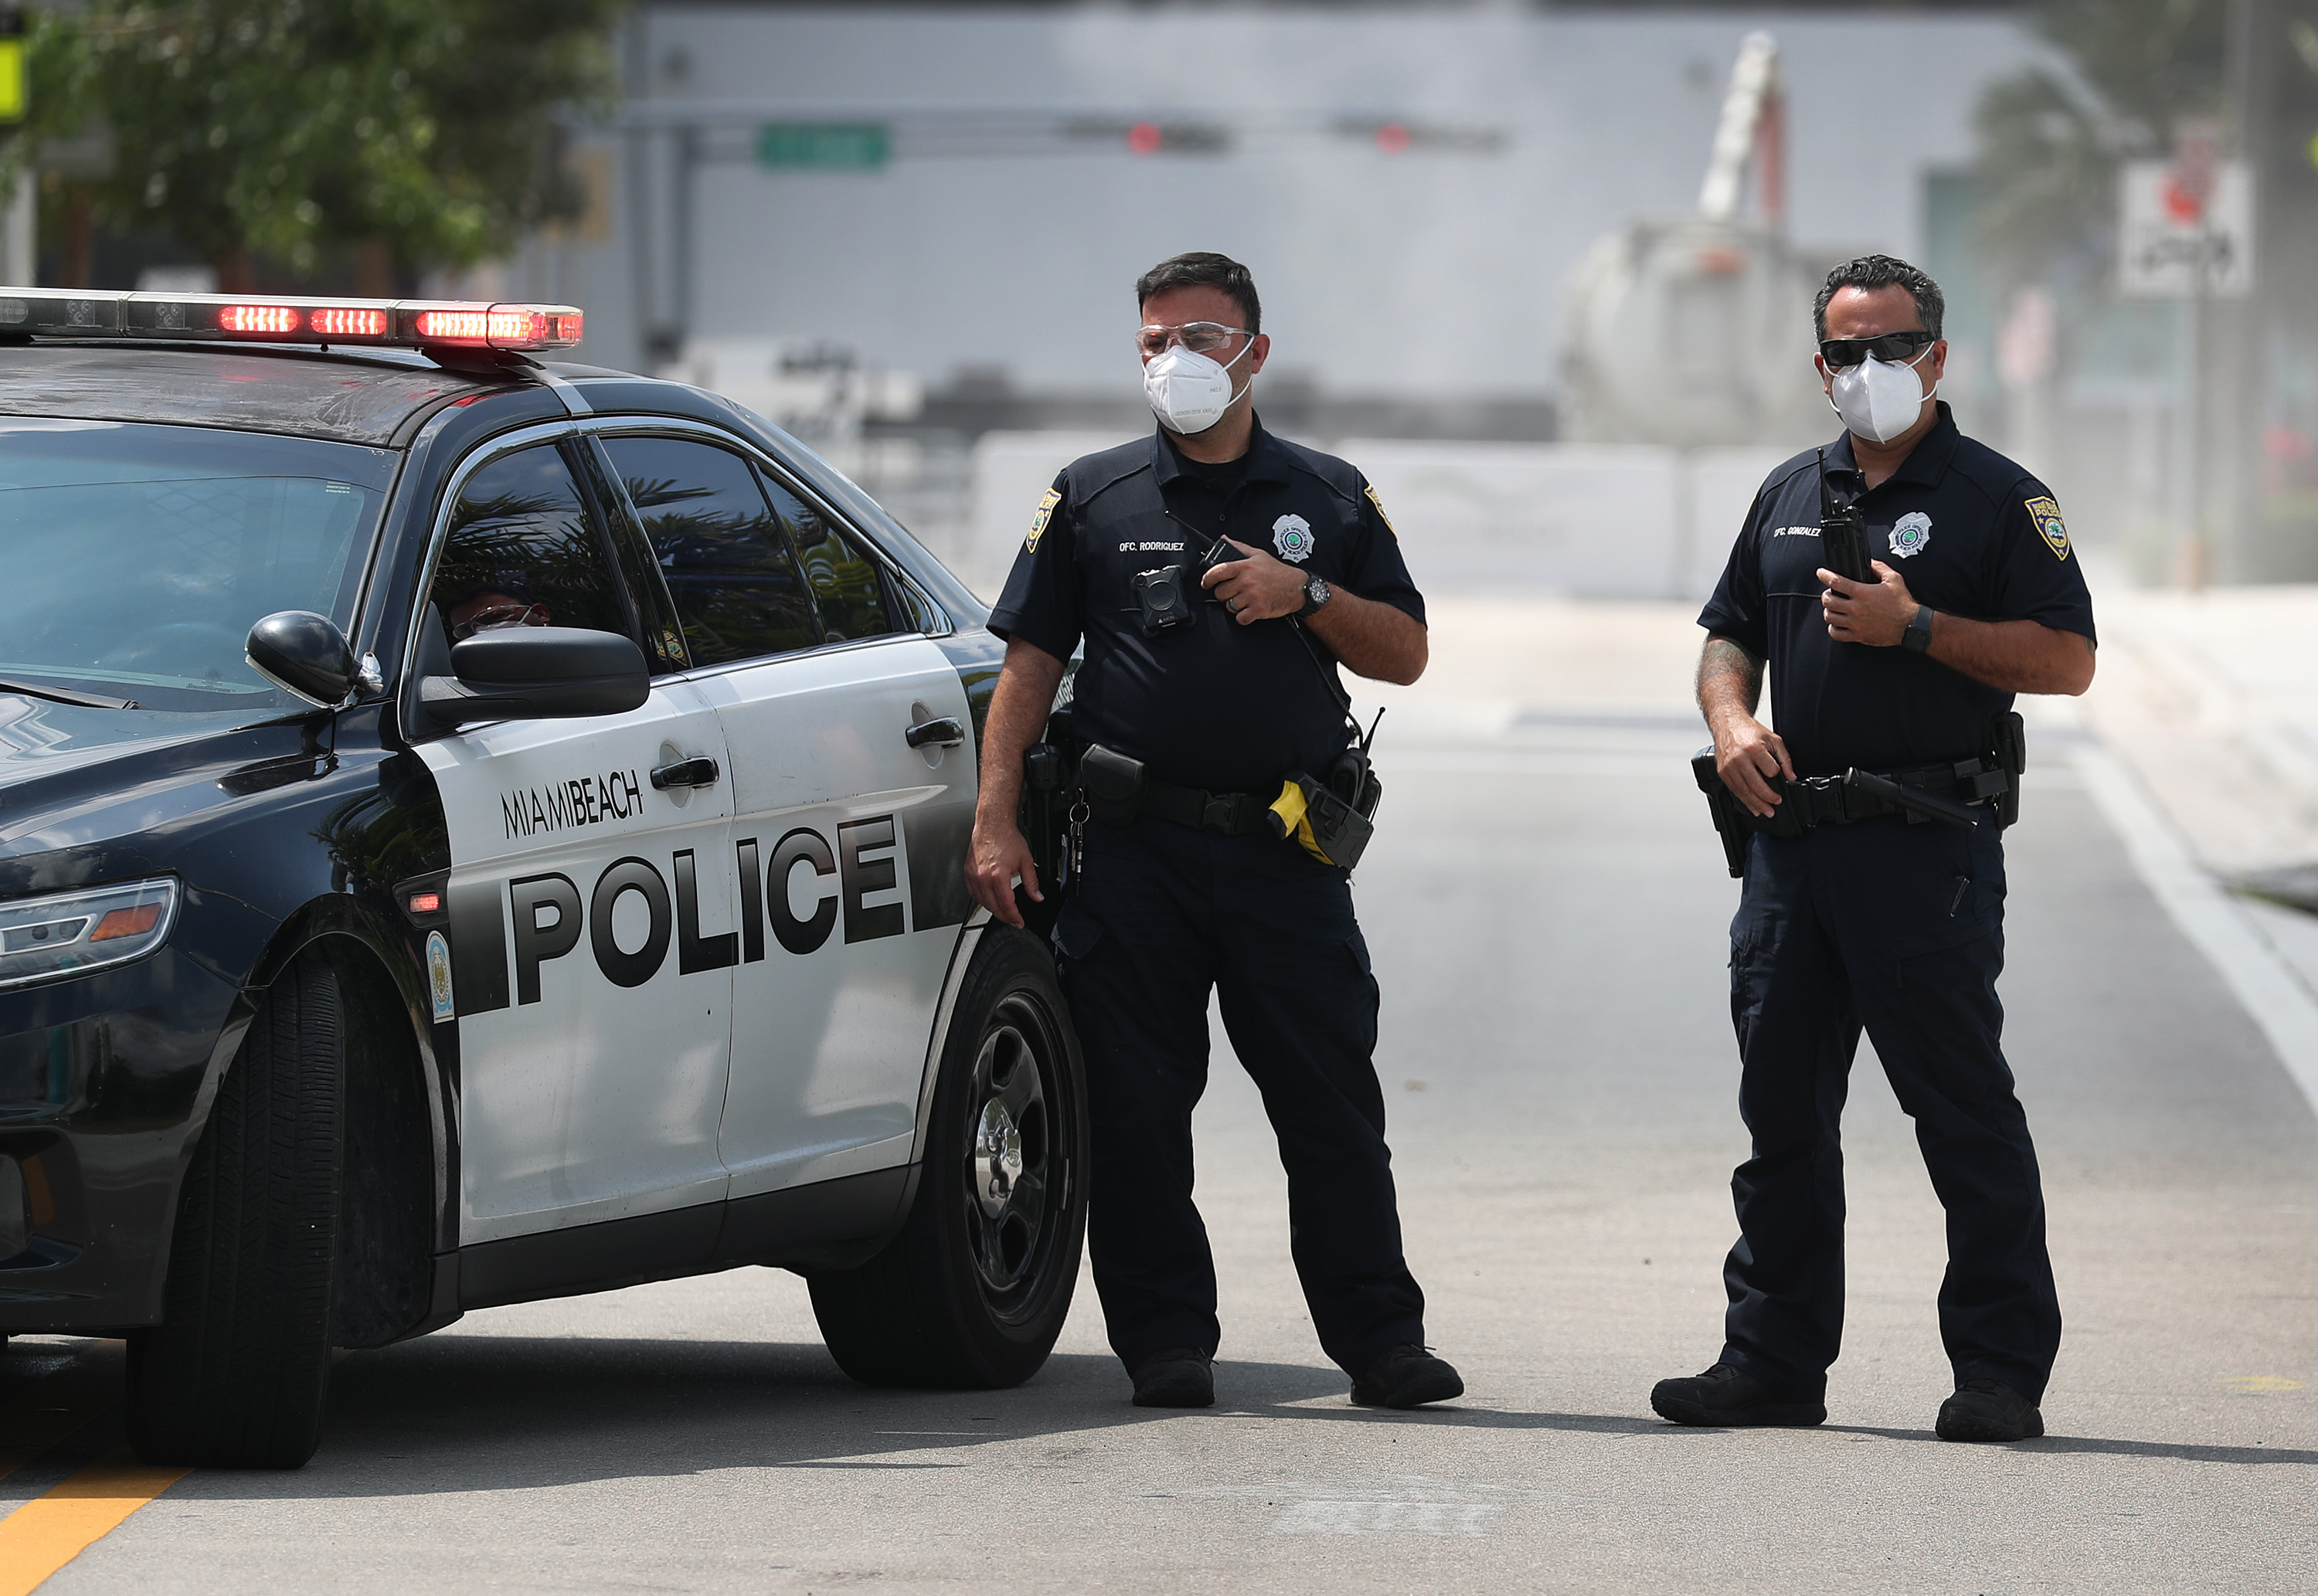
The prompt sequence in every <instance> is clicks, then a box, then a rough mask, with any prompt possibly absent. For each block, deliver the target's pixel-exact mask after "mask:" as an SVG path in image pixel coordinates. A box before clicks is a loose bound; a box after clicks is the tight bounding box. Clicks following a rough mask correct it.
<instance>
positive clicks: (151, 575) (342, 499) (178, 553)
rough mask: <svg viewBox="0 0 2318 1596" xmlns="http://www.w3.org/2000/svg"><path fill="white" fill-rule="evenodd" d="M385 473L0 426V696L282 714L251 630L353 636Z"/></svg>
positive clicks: (371, 464)
mask: <svg viewBox="0 0 2318 1596" xmlns="http://www.w3.org/2000/svg"><path fill="white" fill-rule="evenodd" d="M393 464H394V456H393V454H392V453H391V452H390V451H388V450H384V449H364V448H360V447H357V446H355V445H354V444H328V443H322V442H319V441H316V440H312V439H307V438H283V437H269V436H265V435H261V434H255V433H238V432H224V431H219V430H215V429H211V428H208V427H194V426H143V425H137V424H131V423H121V422H108V421H51V420H24V419H20V418H17V417H0V572H5V573H6V574H5V578H4V579H0V692H5V691H7V690H9V688H10V687H12V686H13V687H18V688H22V687H32V688H47V689H49V690H51V691H62V692H65V693H68V694H81V695H94V696H97V697H102V698H103V699H107V700H116V701H118V700H125V701H128V702H130V703H132V704H135V705H137V707H139V708H140V709H148V710H171V711H186V710H234V709H256V710H266V711H271V710H274V709H289V708H292V707H294V706H295V705H296V704H297V703H298V701H297V700H295V699H293V698H292V697H291V696H290V695H288V694H286V693H283V692H282V691H281V690H280V689H278V688H276V687H274V686H273V685H272V684H270V683H268V682H267V681H266V680H265V677H261V676H259V675H258V674H257V672H256V671H255V670H254V669H252V668H250V666H249V663H248V661H247V659H244V658H243V657H242V649H243V645H244V644H245V643H246V642H247V640H248V637H249V628H250V626H251V624H252V623H255V622H256V621H257V620H258V619H259V618H260V617H262V616H265V615H268V614H272V613H273V612H274V611H275V610H314V611H317V612H319V614H325V615H328V616H329V617H330V619H332V620H333V621H335V622H337V623H338V625H339V626H340V627H341V628H345V627H348V626H350V625H351V624H352V622H353V619H354V605H355V596H356V588H357V587H358V585H359V584H360V582H361V580H362V570H363V565H364V555H365V554H366V553H367V551H368V550H369V548H370V540H371V529H372V528H373V527H374V526H375V525H377V524H378V516H379V509H380V507H381V506H382V505H383V504H384V502H385V498H386V489H387V486H388V484H389V481H390V480H391V475H392V471H393Z"/></svg>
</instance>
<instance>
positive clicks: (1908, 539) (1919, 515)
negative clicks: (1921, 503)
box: [1891, 510, 1932, 560]
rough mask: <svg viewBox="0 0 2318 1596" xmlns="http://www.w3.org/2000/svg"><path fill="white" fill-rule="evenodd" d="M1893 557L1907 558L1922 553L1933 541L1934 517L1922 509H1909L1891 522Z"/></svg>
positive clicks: (1895, 558) (1897, 558) (1898, 558)
mask: <svg viewBox="0 0 2318 1596" xmlns="http://www.w3.org/2000/svg"><path fill="white" fill-rule="evenodd" d="M1931 541H1932V518H1931V517H1930V516H1927V515H1925V514H1924V512H1923V511H1921V510H1909V512H1908V513H1907V514H1906V515H1904V516H1900V518H1899V519H1898V520H1897V521H1894V522H1893V523H1891V558H1892V559H1894V560H1905V559H1907V558H1908V557H1909V555H1911V554H1920V553H1922V552H1923V551H1924V549H1925V547H1926V545H1927V544H1928V543H1930V542H1931Z"/></svg>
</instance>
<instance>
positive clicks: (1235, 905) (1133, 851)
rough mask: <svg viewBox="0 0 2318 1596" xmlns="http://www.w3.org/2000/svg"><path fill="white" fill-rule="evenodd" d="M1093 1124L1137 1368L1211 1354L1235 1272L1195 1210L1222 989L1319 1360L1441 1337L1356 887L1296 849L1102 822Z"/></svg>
mask: <svg viewBox="0 0 2318 1596" xmlns="http://www.w3.org/2000/svg"><path fill="white" fill-rule="evenodd" d="M1056 946H1057V947H1058V949H1059V951H1060V954H1061V958H1060V960H1059V965H1060V969H1061V973H1062V980H1063V990H1064V993H1065V997H1066V998H1067V999H1068V1000H1069V1003H1070V1009H1071V1018H1072V1021H1073V1023H1074V1025H1075V1026H1076V1027H1077V1030H1078V1035H1079V1042H1080V1045H1081V1047H1082V1049H1083V1052H1084V1054H1085V1057H1086V1072H1087V1103H1088V1107H1089V1109H1090V1112H1091V1116H1092V1122H1093V1152H1094V1156H1093V1160H1092V1168H1093V1179H1092V1208H1091V1211H1090V1213H1089V1215H1088V1222H1087V1245H1088V1251H1089V1254H1090V1256H1091V1260H1092V1264H1093V1267H1094V1282H1095V1288H1096V1290H1097V1291H1098V1292H1100V1293H1101V1297H1102V1308H1103V1315H1104V1318H1105V1319H1106V1321H1107V1322H1108V1323H1109V1326H1110V1344H1111V1348H1112V1349H1113V1350H1114V1351H1116V1352H1117V1353H1118V1354H1119V1358H1120V1359H1121V1361H1123V1362H1124V1363H1125V1364H1126V1365H1127V1366H1128V1367H1129V1368H1130V1369H1132V1368H1134V1367H1136V1366H1137V1364H1139V1363H1141V1362H1142V1361H1143V1360H1144V1359H1145V1358H1148V1357H1150V1356H1151V1355H1152V1354H1153V1353H1155V1352H1158V1351H1163V1350H1164V1349H1169V1348H1172V1347H1193V1348H1197V1349H1199V1350H1201V1351H1203V1352H1205V1353H1207V1354H1208V1356H1210V1357H1212V1356H1213V1355H1214V1353H1215V1350H1216V1346H1217V1340H1218V1339H1219V1333H1220V1332H1219V1331H1218V1328H1217V1323H1216V1270H1215V1260H1214V1257H1213V1255H1212V1254H1211V1253H1210V1251H1208V1233H1207V1228H1206V1226H1205V1225H1204V1224H1202V1223H1201V1222H1200V1219H1199V1209H1198V1208H1197V1207H1196V1206H1194V1205H1193V1203H1192V1200H1191V1110H1192V1108H1193V1107H1194V1106H1195V1105H1196V1104H1197V1103H1198V1102H1199V1096H1200V1094H1201V1093H1202V1092H1203V1091H1204V1090H1205V1089H1206V1088H1207V1080H1208V992H1209V991H1210V990H1214V991H1216V992H1217V994H1218V997H1219V1000H1220V1004H1221V1008H1222V1011H1223V1021H1224V1028H1225V1030H1226V1032H1227V1033H1228V1034H1229V1036H1230V1037H1231V1043H1232V1048H1233V1050H1234V1051H1235V1053H1237V1054H1238V1055H1239V1059H1240V1062H1241V1063H1242V1064H1243V1065H1244V1066H1245V1068H1246V1070H1247V1071H1248V1074H1249V1075H1250V1076H1251V1077H1252V1078H1253V1080H1254V1081H1255V1084H1256V1086H1257V1088H1258V1089H1260V1090H1261V1091H1262V1094H1263V1106H1264V1111H1265V1113H1266V1114H1267V1115H1269V1116H1270V1117H1271V1126H1272V1129H1273V1131H1274V1132H1275V1133H1276V1134H1278V1136H1279V1138H1280V1163H1281V1164H1282V1166H1283V1167H1284V1168H1285V1169H1286V1170H1287V1173H1288V1214H1289V1225H1290V1228H1291V1236H1292V1240H1291V1246H1290V1251H1291V1252H1292V1254H1293V1256H1294V1258H1295V1261H1296V1272H1297V1274H1298V1278H1300V1279H1301V1280H1302V1281H1303V1285H1304V1300H1305V1302H1306V1303H1307V1305H1308V1306H1309V1307H1310V1309H1311V1312H1312V1323H1313V1324H1314V1326H1315V1327H1316V1329H1317V1331H1318V1332H1319V1337H1320V1345H1321V1346H1322V1348H1323V1349H1325V1351H1326V1352H1327V1354H1328V1356H1329V1357H1330V1358H1333V1359H1334V1360H1335V1362H1336V1363H1337V1364H1338V1365H1340V1366H1341V1367H1343V1369H1344V1370H1345V1371H1346V1372H1347V1373H1349V1374H1352V1376H1355V1377H1358V1376H1360V1375H1361V1374H1363V1373H1365V1372H1366V1371H1367V1370H1368V1368H1369V1367H1370V1366H1371V1365H1373V1364H1374V1363H1375V1362H1376V1360H1377V1359H1378V1358H1380V1357H1382V1356H1383V1355H1384V1354H1385V1353H1386V1352H1388V1351H1389V1350H1390V1349H1392V1348H1394V1347H1396V1346H1398V1345H1400V1344H1401V1343H1403V1342H1406V1341H1422V1340H1424V1293H1423V1292H1422V1291H1420V1290H1419V1289H1418V1288H1417V1285H1416V1281H1415V1278H1412V1277H1411V1276H1410V1274H1409V1272H1408V1266H1407V1265H1406V1262H1404V1261H1403V1260H1402V1257H1401V1249H1400V1219H1399V1215H1398V1212H1397V1207H1396V1206H1395V1199H1394V1193H1393V1182H1392V1161H1391V1154H1390V1152H1388V1151H1387V1149H1386V1147H1385V1141H1384V1093H1383V1091H1382V1089H1380V1088H1379V1086H1378V1084H1377V1077H1376V1070H1375V1067H1374V1065H1373V1064H1372V1063H1370V1054H1371V1053H1372V1051H1373V1050H1374V1048H1375V1045H1376V1026H1377V985H1376V982H1375V979H1374V978H1373V977H1372V976H1371V975H1370V973H1369V957H1368V945H1367V944H1366V943H1365V942H1364V941H1363V940H1362V939H1361V931H1360V927H1359V925H1358V923H1357V922H1356V921H1355V920H1354V919H1353V918H1352V887H1351V884H1350V883H1349V882H1348V881H1347V880H1346V879H1345V876H1344V873H1343V871H1341V870H1337V869H1334V868H1332V867H1331V866H1328V865H1323V864H1321V863H1320V862H1319V861H1317V860H1316V859H1314V858H1313V857H1311V856H1309V855H1308V854H1307V853H1306V852H1305V851H1304V850H1303V849H1302V848H1300V847H1297V846H1295V845H1294V844H1293V843H1288V842H1280V841H1276V840H1274V839H1273V838H1270V837H1262V836H1258V837H1226V836H1223V835H1221V834H1220V833H1217V832H1213V831H1195V830H1192V829H1190V828H1188V827H1184V826H1179V825H1176V824H1174V823H1173V822H1172V821H1169V820H1161V819H1158V818H1156V817H1155V816H1150V815H1145V816H1142V817H1140V818H1138V819H1137V820H1134V821H1132V822H1131V823H1129V824H1128V825H1127V826H1124V827H1112V826H1108V825H1104V824H1101V823H1100V822H1097V823H1094V824H1091V825H1089V826H1088V827H1087V829H1086V856H1085V868H1084V871H1083V874H1082V877H1081V880H1080V882H1079V884H1078V887H1077V889H1076V891H1075V892H1074V895H1073V897H1072V899H1071V901H1069V903H1068V904H1067V905H1066V906H1065V908H1064V910H1063V912H1062V915H1061V917H1060V918H1059V919H1058V920H1057V922H1056Z"/></svg>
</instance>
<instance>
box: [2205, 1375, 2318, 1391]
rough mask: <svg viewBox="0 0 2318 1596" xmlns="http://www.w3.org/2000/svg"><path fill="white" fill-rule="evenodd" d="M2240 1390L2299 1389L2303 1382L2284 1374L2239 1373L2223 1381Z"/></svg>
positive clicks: (2224, 1383)
mask: <svg viewBox="0 0 2318 1596" xmlns="http://www.w3.org/2000/svg"><path fill="white" fill-rule="evenodd" d="M2222 1384H2223V1385H2228V1386H2231V1387H2233V1389H2235V1390H2239V1391H2299V1390H2301V1389H2302V1382H2301V1381H2299V1380H2292V1379H2288V1378H2287V1376H2284V1375H2237V1376H2233V1377H2231V1378H2229V1379H2225V1380H2224V1381H2223V1382H2222Z"/></svg>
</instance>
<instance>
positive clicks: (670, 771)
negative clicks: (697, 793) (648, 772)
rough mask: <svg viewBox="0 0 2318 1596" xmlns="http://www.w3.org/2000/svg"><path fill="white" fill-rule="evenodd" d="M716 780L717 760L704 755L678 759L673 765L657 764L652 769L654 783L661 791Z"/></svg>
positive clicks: (696, 785) (698, 785)
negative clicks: (695, 757)
mask: <svg viewBox="0 0 2318 1596" xmlns="http://www.w3.org/2000/svg"><path fill="white" fill-rule="evenodd" d="M715 780H716V761H715V760H714V759H711V758H708V757H707V756H706V755H705V754H704V755H702V756H701V757H700V758H697V759H678V761H677V762H676V763H675V764H673V765H660V766H656V767H653V769H652V785H653V786H655V787H658V788H659V789H660V791H661V792H663V793H665V792H667V791H668V790H669V788H670V787H705V786H711V785H714V783H715Z"/></svg>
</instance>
